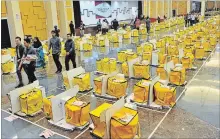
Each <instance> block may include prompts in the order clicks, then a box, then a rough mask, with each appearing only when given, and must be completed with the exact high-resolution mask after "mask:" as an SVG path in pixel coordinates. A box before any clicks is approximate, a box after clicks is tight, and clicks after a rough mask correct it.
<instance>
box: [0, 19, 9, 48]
mask: <svg viewBox="0 0 220 139" xmlns="http://www.w3.org/2000/svg"><path fill="white" fill-rule="evenodd" d="M1 33H2V35H1V39H2V40H1V43H2V45H1V48H2V49H3V48H10V47H11V40H10V35H9V30H8V22H7V19H1Z"/></svg>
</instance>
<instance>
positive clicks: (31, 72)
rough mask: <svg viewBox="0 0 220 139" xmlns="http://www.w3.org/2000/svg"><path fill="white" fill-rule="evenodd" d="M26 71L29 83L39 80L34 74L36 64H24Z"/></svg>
mask: <svg viewBox="0 0 220 139" xmlns="http://www.w3.org/2000/svg"><path fill="white" fill-rule="evenodd" d="M23 68H24V71H25V73H26V74H27V76H28V80H29V83H33V82H34V81H36V80H37V78H36V76H35V74H34V72H35V63H34V64H24V65H23Z"/></svg>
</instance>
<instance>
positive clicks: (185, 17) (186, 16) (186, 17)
mask: <svg viewBox="0 0 220 139" xmlns="http://www.w3.org/2000/svg"><path fill="white" fill-rule="evenodd" d="M184 20H185V27H187V26H188V25H187V24H188V14H186V15H185V16H184Z"/></svg>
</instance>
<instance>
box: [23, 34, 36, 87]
mask: <svg viewBox="0 0 220 139" xmlns="http://www.w3.org/2000/svg"><path fill="white" fill-rule="evenodd" d="M24 46H25V51H24V56H23V58H22V63H21V64H22V65H20V68H21V66H23V68H24V71H25V73H26V74H27V76H28V80H29V83H28V84H30V83H33V82H34V81H36V80H37V78H36V76H35V74H34V72H35V66H36V51H35V49H34V48H33V47H32V46H31V40H30V39H29V38H27V39H24Z"/></svg>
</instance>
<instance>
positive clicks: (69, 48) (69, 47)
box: [65, 34, 76, 71]
mask: <svg viewBox="0 0 220 139" xmlns="http://www.w3.org/2000/svg"><path fill="white" fill-rule="evenodd" d="M65 50H66V57H65V66H66V70H67V71H68V70H69V61H70V60H71V61H72V64H73V68H76V60H75V57H76V53H75V46H74V41H73V40H72V38H71V34H67V40H66V43H65Z"/></svg>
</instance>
